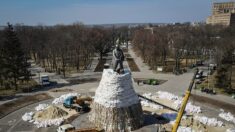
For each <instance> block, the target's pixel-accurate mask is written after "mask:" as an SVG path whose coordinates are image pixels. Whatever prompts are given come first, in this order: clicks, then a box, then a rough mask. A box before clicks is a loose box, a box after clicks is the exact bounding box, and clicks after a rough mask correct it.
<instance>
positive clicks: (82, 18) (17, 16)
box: [0, 0, 228, 25]
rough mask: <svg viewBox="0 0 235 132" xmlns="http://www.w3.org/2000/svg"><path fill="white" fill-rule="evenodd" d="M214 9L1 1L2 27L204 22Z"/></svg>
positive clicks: (195, 1) (139, 1) (180, 4)
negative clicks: (18, 24) (80, 23)
mask: <svg viewBox="0 0 235 132" xmlns="http://www.w3.org/2000/svg"><path fill="white" fill-rule="evenodd" d="M216 1H218V0H216ZM221 1H228V0H219V2H221ZM211 6H212V0H0V25H6V23H7V22H10V23H13V24H16V23H23V24H24V25H38V24H43V25H56V24H72V23H76V22H82V23H84V24H113V23H173V22H201V21H205V20H206V17H208V16H209V15H210V14H211Z"/></svg>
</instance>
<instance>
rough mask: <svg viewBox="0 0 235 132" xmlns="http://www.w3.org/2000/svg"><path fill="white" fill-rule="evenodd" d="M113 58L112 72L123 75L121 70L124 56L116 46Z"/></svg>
mask: <svg viewBox="0 0 235 132" xmlns="http://www.w3.org/2000/svg"><path fill="white" fill-rule="evenodd" d="M113 58H114V67H113V70H114V71H115V72H118V73H124V69H123V61H124V54H123V51H122V49H121V48H120V46H119V45H118V44H117V45H116V47H115V49H114V50H113Z"/></svg>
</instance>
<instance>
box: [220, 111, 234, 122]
mask: <svg viewBox="0 0 235 132" xmlns="http://www.w3.org/2000/svg"><path fill="white" fill-rule="evenodd" d="M219 117H221V118H222V119H224V120H226V121H230V122H233V123H234V124H235V117H234V116H233V115H232V114H231V113H230V112H228V113H226V112H224V111H223V110H222V112H221V113H220V114H219Z"/></svg>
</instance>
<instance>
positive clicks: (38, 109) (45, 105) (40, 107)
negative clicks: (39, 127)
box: [35, 104, 48, 111]
mask: <svg viewBox="0 0 235 132" xmlns="http://www.w3.org/2000/svg"><path fill="white" fill-rule="evenodd" d="M47 107H48V104H39V105H38V106H36V107H35V110H36V111H40V110H44V109H45V108H47Z"/></svg>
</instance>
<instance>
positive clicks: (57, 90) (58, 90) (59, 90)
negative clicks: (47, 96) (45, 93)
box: [50, 88, 73, 92]
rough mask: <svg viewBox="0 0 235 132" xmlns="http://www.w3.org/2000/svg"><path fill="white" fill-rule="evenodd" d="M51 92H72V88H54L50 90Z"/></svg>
mask: <svg viewBox="0 0 235 132" xmlns="http://www.w3.org/2000/svg"><path fill="white" fill-rule="evenodd" d="M50 91H51V92H72V91H73V90H72V89H67V88H66V89H54V90H50Z"/></svg>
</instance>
